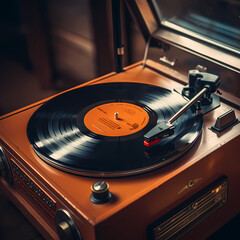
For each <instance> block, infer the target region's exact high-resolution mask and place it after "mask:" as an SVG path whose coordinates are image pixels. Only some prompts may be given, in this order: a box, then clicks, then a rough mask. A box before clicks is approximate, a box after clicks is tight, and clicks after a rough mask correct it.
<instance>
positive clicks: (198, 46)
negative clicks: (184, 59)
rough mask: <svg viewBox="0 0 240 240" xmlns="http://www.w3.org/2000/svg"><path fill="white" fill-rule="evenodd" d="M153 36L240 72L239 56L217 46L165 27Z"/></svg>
mask: <svg viewBox="0 0 240 240" xmlns="http://www.w3.org/2000/svg"><path fill="white" fill-rule="evenodd" d="M153 37H154V38H156V39H159V40H161V41H164V42H166V43H168V44H170V45H172V46H175V47H177V48H180V49H183V50H184V51H187V52H190V53H192V54H194V55H197V56H199V57H202V58H204V59H206V60H208V61H211V62H213V63H216V64H218V65H220V66H223V67H225V68H228V69H230V70H232V71H234V72H237V73H240V58H239V57H236V56H234V55H230V54H229V53H226V52H224V51H221V50H220V49H219V48H217V47H214V46H209V45H207V44H204V43H200V42H197V41H195V40H192V39H190V38H188V37H186V36H181V35H179V34H177V33H174V32H172V31H170V30H166V29H159V30H157V31H156V32H155V33H154V34H153Z"/></svg>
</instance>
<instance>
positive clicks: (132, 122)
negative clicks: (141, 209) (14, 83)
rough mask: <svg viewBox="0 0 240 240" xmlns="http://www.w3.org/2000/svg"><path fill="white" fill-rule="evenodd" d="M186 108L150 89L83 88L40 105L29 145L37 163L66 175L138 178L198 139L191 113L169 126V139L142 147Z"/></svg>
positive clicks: (197, 122) (173, 96)
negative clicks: (171, 128)
mask: <svg viewBox="0 0 240 240" xmlns="http://www.w3.org/2000/svg"><path fill="white" fill-rule="evenodd" d="M185 103H186V100H185V99H184V98H182V96H181V95H179V94H177V93H174V92H171V91H169V90H167V89H163V88H160V87H156V86H153V85H147V84H139V83H106V84H97V85H92V86H86V87H82V88H78V89H75V90H72V91H69V92H66V93H63V94H61V95H58V96H57V97H55V98H53V99H51V100H50V101H48V102H46V103H45V104H44V105H42V106H41V107H40V108H39V109H38V110H37V111H36V112H35V113H34V114H33V116H32V117H31V119H30V120H29V123H28V127H27V134H28V139H29V141H30V143H31V144H32V146H33V149H34V151H35V152H36V153H37V154H38V156H39V157H40V158H41V159H43V160H44V161H46V162H47V163H48V164H50V165H52V166H54V167H56V168H58V169H61V170H64V171H67V172H70V173H75V174H79V175H85V176H98V177H100V176H104V177H117V176H127V175H133V174H139V173H143V172H147V171H150V170H153V169H156V168H159V167H161V166H164V165H166V164H169V163H170V162H172V161H174V160H176V159H178V158H179V157H180V156H182V155H183V154H184V153H185V152H186V151H187V150H188V149H189V148H190V147H191V146H192V145H193V143H194V142H195V141H196V139H197V138H198V136H199V134H200V132H201V129H202V124H203V120H202V115H196V113H195V109H194V108H191V109H188V110H187V111H186V112H185V113H184V114H183V115H182V116H181V117H180V118H179V119H177V120H176V122H174V126H175V133H174V135H172V136H170V137H169V138H166V139H162V140H161V141H160V142H159V143H157V144H155V145H154V146H153V147H150V148H146V147H145V146H144V138H143V136H144V134H145V133H147V132H148V131H149V130H150V129H151V128H152V127H154V126H155V125H156V123H157V122H160V121H162V120H168V119H169V118H170V117H171V116H172V115H173V114H174V113H176V112H177V111H178V110H179V109H180V108H181V107H182V106H183V105H184V104H185ZM118 131H119V132H118Z"/></svg>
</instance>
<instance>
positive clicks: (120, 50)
mask: <svg viewBox="0 0 240 240" xmlns="http://www.w3.org/2000/svg"><path fill="white" fill-rule="evenodd" d="M117 55H124V46H122V47H120V48H117Z"/></svg>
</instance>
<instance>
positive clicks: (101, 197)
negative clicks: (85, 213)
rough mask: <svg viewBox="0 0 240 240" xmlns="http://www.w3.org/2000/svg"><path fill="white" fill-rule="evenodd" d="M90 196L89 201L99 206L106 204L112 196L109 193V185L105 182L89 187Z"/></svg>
mask: <svg viewBox="0 0 240 240" xmlns="http://www.w3.org/2000/svg"><path fill="white" fill-rule="evenodd" d="M91 190H92V194H91V196H90V200H91V202H93V203H96V204H101V203H106V202H108V201H109V200H110V199H111V197H112V194H111V193H110V192H109V184H108V183H107V182H105V181H99V182H95V183H94V184H93V185H92V186H91Z"/></svg>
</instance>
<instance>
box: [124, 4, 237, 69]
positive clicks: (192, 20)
mask: <svg viewBox="0 0 240 240" xmlns="http://www.w3.org/2000/svg"><path fill="white" fill-rule="evenodd" d="M125 2H126V4H127V6H128V7H129V10H130V12H131V13H132V15H133V18H134V19H135V20H136V22H137V23H138V25H139V28H140V30H141V31H142V34H143V36H144V38H145V40H146V41H148V40H149V39H150V37H151V38H152V39H154V40H157V42H158V45H159V46H160V47H161V48H163V49H164V48H165V51H166V49H167V50H168V48H169V47H168V45H170V46H174V47H177V48H179V49H181V50H184V51H185V52H190V53H192V54H194V55H198V56H200V57H202V58H204V59H206V58H207V59H208V60H210V61H211V62H214V63H217V64H219V65H221V66H225V67H227V68H231V70H233V71H237V72H238V73H240V60H239V59H240V58H239V56H240V21H239V12H240V4H239V2H238V1H212V0H210V1H208V2H207V4H206V2H203V1H200V0H195V1H191V0H180V1H179V0H172V1H167V0H163V1H162V0H161V1H160V0H149V1H145V0H128V1H125ZM159 42H160V44H159ZM155 43H156V41H153V43H150V44H155ZM166 45H167V46H166ZM180 57H181V56H180ZM178 61H182V60H181V59H180V60H179V56H178Z"/></svg>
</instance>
